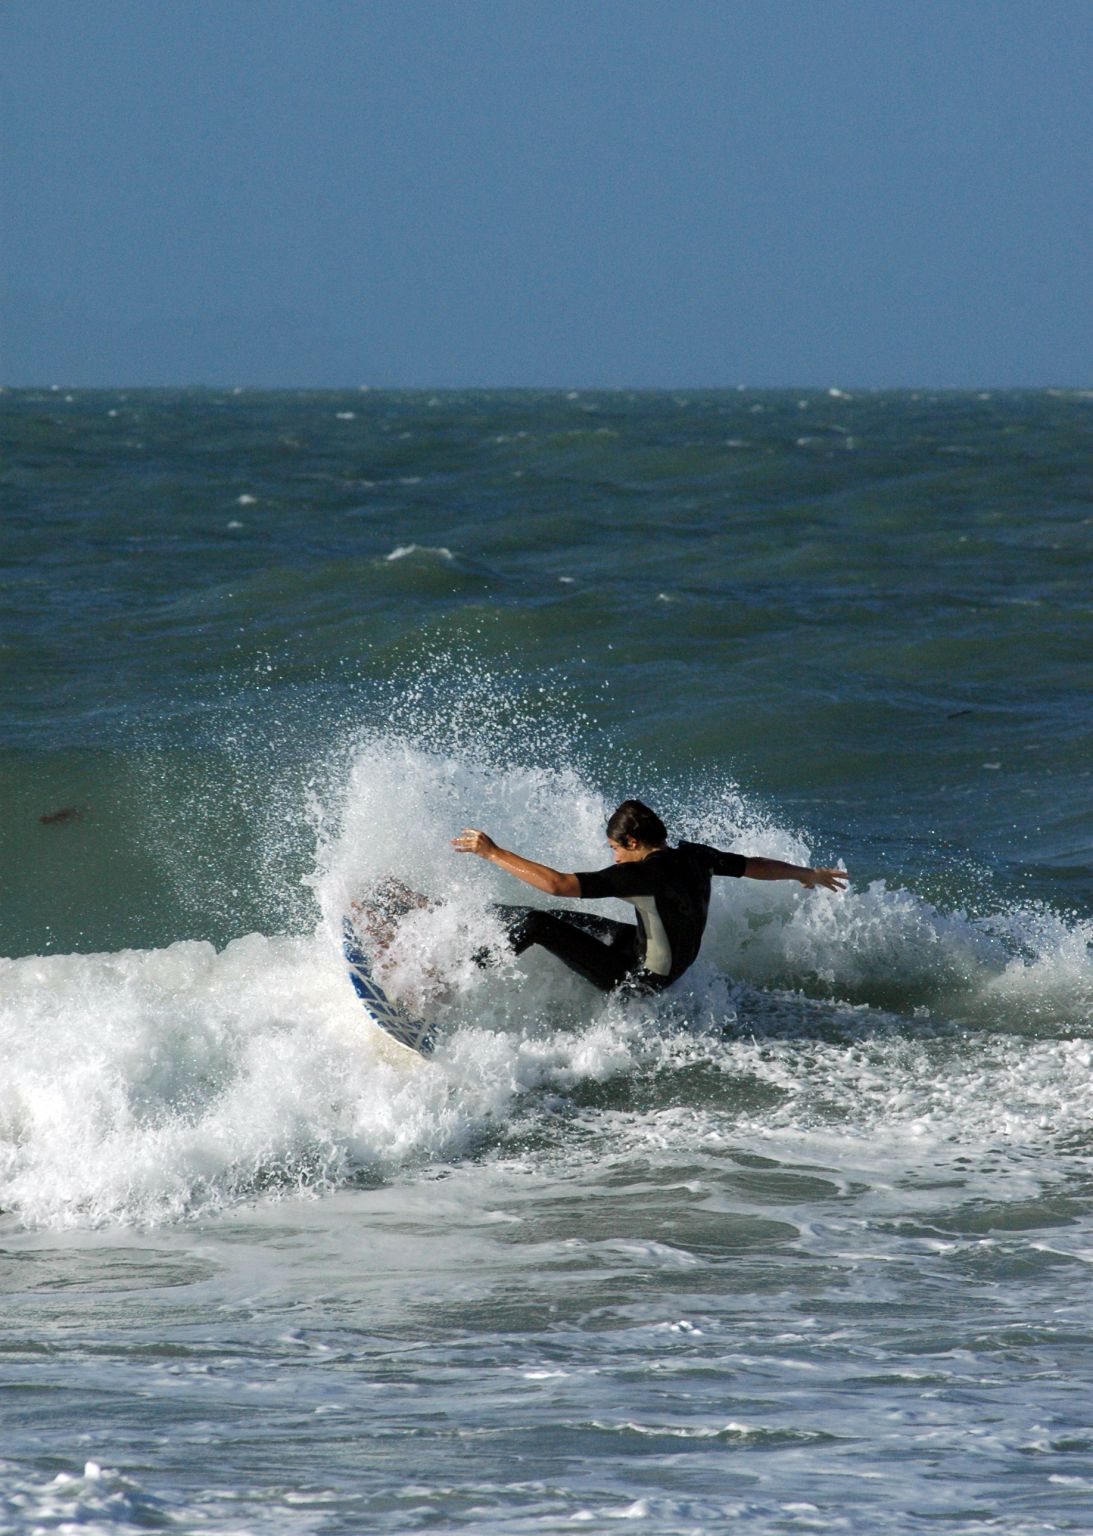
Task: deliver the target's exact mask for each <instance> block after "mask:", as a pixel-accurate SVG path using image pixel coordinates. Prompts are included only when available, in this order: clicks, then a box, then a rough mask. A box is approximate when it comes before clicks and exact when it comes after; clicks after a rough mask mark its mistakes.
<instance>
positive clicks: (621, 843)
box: [607, 800, 668, 860]
mask: <svg viewBox="0 0 1093 1536" xmlns="http://www.w3.org/2000/svg"><path fill="white" fill-rule="evenodd" d="M607 841H608V842H609V843H610V844H611V845H612V847H613V848H614V849H615V858H616V860H618V858H619V854H620V852H621V853H622V855H623V857H624V858H625V857H626V856H627V855H631V856H632V855H634V854H637V855H638V857H643V856H644V855H645V854H646V853H649V852H650V851H651V850H652V849H653V848H663V847H664V844H665V843H666V842H667V841H668V830H667V828H666V827H665V825H664V823H663V822H662V821H661V819H660V817H659V816H658V815H657V813H656V811H651V810H650V809H649V807H648V806H647V805H643V804H642V802H641V801H640V800H624V801H623V802H622V804H621V805H620V806H619V807H618V809H617V810H615V811H613V812H612V813H611V816H610V818H609V819H608V822H607Z"/></svg>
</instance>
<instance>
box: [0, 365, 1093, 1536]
mask: <svg viewBox="0 0 1093 1536" xmlns="http://www.w3.org/2000/svg"><path fill="white" fill-rule="evenodd" d="M0 408H2V411H3V429H4V436H5V439H6V452H5V457H4V468H3V476H2V482H0V483H2V491H3V498H4V517H3V530H2V533H3V542H4V551H3V556H4V564H3V591H4V626H3V633H2V638H0V646H2V649H0V718H2V721H3V738H2V744H0V752H2V755H0V784H2V789H3V814H2V825H0V836H2V838H3V846H2V850H0V854H2V860H3V863H2V889H0V953H3V954H4V955H6V956H8V957H9V958H7V959H5V960H0V1040H2V1050H3V1071H2V1075H0V1206H2V1207H3V1214H2V1215H0V1277H2V1282H0V1283H2V1288H3V1297H4V1308H3V1322H2V1324H0V1387H2V1389H3V1390H2V1393H0V1531H4V1530H13V1531H14V1530H24V1529H25V1530H63V1529H75V1528H77V1527H78V1528H80V1529H82V1530H89V1531H95V1530H101V1531H104V1532H105V1531H109V1532H130V1531H133V1532H135V1531H139V1530H146V1529H156V1528H167V1529H183V1530H203V1531H209V1532H240V1531H248V1532H250V1531H254V1532H274V1531H285V1532H298V1531H314V1532H323V1533H326V1532H346V1533H355V1532H362V1531H371V1530H376V1531H387V1530H419V1529H434V1530H457V1529H459V1530H472V1531H475V1532H479V1531H481V1532H487V1533H510V1532H511V1533H515V1532H521V1533H523V1532H535V1533H540V1532H554V1531H559V1532H560V1531H569V1530H572V1529H592V1530H604V1531H614V1530H617V1529H620V1528H624V1529H625V1528H628V1527H626V1526H621V1527H620V1522H623V1521H630V1522H632V1528H633V1529H635V1530H639V1531H647V1532H650V1533H657V1536H668V1533H683V1532H707V1531H716V1530H725V1531H729V1530H731V1531H734V1532H737V1531H739V1532H744V1533H752V1532H754V1533H761V1532H762V1533H765V1532H776V1531H852V1532H882V1533H886V1532H901V1533H902V1532H912V1531H920V1530H924V1529H935V1530H936V1529H940V1530H944V1531H946V1532H960V1533H976V1536H978V1533H980V1532H983V1533H986V1532H991V1533H995V1532H1005V1533H1007V1536H1023V1533H1026V1532H1027V1533H1046V1532H1064V1531H1088V1530H1089V1529H1091V1528H1093V1347H1091V1346H1093V1297H1091V1293H1090V1264H1091V1261H1093V1219H1091V1201H1093V1156H1091V1153H1093V1134H1091V1133H1093V1028H1091V1027H1090V999H1091V995H1093V986H1091V967H1090V958H1089V939H1090V930H1091V925H1090V919H1089V898H1090V893H1091V884H1093V882H1091V878H1090V863H1091V860H1090V839H1089V821H1088V806H1089V788H1090V777H1089V764H1090V760H1091V759H1090V750H1089V745H1090V740H1089V739H1090V732H1089V717H1090V711H1089V703H1088V700H1089V690H1088V683H1089V591H1090V581H1089V573H1090V565H1089V544H1090V529H1091V526H1093V524H1091V521H1090V519H1091V516H1093V514H1091V511H1090V505H1089V499H1088V496H1089V463H1090V454H1089V444H1090V419H1091V413H1093V398H1091V397H1090V396H1088V395H1081V394H1075V393H1058V394H1050V393H1042V394H1020V395H1013V394H1000V395H989V394H983V395H979V396H977V395H946V396H937V397H931V396H925V395H924V396H921V397H915V396H911V395H907V394H900V395H883V394H880V395H867V396H860V397H854V398H851V397H849V396H846V395H843V394H840V393H838V392H833V393H825V394H812V395H797V394H769V393H752V392H746V391H745V392H735V391H734V392H732V393H722V394H716V393H715V394H684V395H678V396H674V395H655V394H650V395H634V396H629V395H625V394H589V395H586V394H580V393H575V394H573V395H568V396H567V395H558V394H537V393H501V394H459V395H455V394H442V395H439V396H429V395H424V394H416V395H415V394H398V395H395V394H386V393H381V392H368V393H365V392H354V393H352V394H348V393H347V394H320V393H309V394H300V395H296V394H277V395H258V394H249V393H244V394H219V393H214V392H187V393H182V394H168V393H152V392H149V393H140V392H138V393H129V394H124V393H107V392H101V393H94V394H91V393H83V392H79V393H72V394H71V396H69V395H66V393H65V392H64V391H54V392H44V393H42V392H31V391H14V392H10V391H9V392H8V393H6V394H4V395H3V396H0ZM625 793H638V794H641V795H642V796H643V798H646V799H649V800H652V801H653V802H654V803H655V804H657V805H658V806H659V807H662V808H663V810H664V812H665V813H666V819H668V820H669V822H670V825H671V829H672V832H673V834H674V835H676V836H700V837H704V838H706V839H708V840H710V841H713V842H717V843H720V844H721V845H722V846H731V847H737V848H740V849H742V850H744V851H750V852H755V853H768V854H774V855H778V856H782V857H789V858H793V859H805V858H809V859H816V860H818V861H822V862H834V861H836V860H838V859H842V860H844V861H845V863H846V865H847V867H848V868H849V869H850V871H851V874H852V877H853V883H852V888H851V890H850V891H849V892H848V893H847V894H846V895H844V896H841V897H836V896H832V895H829V894H828V893H824V892H819V893H811V894H806V893H804V892H801V891H799V890H798V889H797V888H796V887H785V886H767V885H763V884H759V883H756V882H747V881H744V882H729V881H726V882H721V883H720V884H719V886H718V889H717V894H716V900H715V904H714V908H713V913H712V918H711V925H710V929H709V932H708V935H707V942H706V946H705V949H704V951H703V956H702V959H701V961H700V963H699V964H698V965H697V966H696V967H695V969H694V970H693V971H692V972H691V973H690V974H689V975H688V977H687V978H686V979H685V981H684V983H683V984H682V985H681V986H680V987H679V988H677V989H675V990H674V991H673V992H672V993H671V994H669V996H668V997H667V998H665V999H663V1000H661V1001H660V1002H659V1003H658V1004H656V1005H654V1004H652V1003H648V1002H646V1003H642V1004H637V1003H628V1004H620V1003H617V1002H607V1003H605V1002H604V1001H603V1000H602V999H601V998H600V997H599V996H598V995H597V994H594V993H592V992H591V991H590V989H588V988H586V987H585V986H584V984H583V983H581V982H579V981H578V980H577V979H575V978H573V977H571V976H569V975H567V974H565V973H563V972H561V971H560V970H559V968H558V967H557V966H556V964H555V963H554V962H552V961H551V960H550V959H549V957H545V956H535V955H534V954H532V955H529V956H526V957H524V959H522V960H521V961H520V962H519V963H518V964H517V963H514V964H512V965H510V966H508V967H503V968H502V969H501V970H500V971H497V970H495V971H481V970H478V969H476V968H475V967H474V966H473V965H471V964H470V963H469V962H468V958H467V957H468V955H469V954H471V953H472V952H473V950H474V949H475V948H476V947H477V946H478V945H479V944H480V943H481V942H482V941H483V939H485V938H488V937H489V934H490V918H489V915H488V912H487V907H488V903H489V902H490V901H491V900H493V899H498V898H502V899H503V898H506V897H507V898H509V899H513V898H514V897H515V896H516V892H517V890H518V889H519V888H517V887H515V886H514V885H512V884H506V882H505V880H504V877H503V876H502V875H500V874H499V873H498V872H497V871H495V870H491V869H489V868H487V867H486V866H484V865H482V864H480V863H478V862H473V863H472V862H471V861H467V860H461V859H459V858H458V857H457V856H456V855H454V854H453V853H451V852H450V850H449V848H448V838H449V837H450V835H451V833H452V832H453V831H454V830H457V829H458V827H460V826H461V825H463V824H464V823H466V822H468V821H469V822H472V823H475V824H479V825H483V826H485V827H487V828H488V829H489V830H490V831H491V832H492V833H493V834H494V835H495V836H496V837H498V838H499V840H501V841H502V842H504V843H508V844H509V845H510V846H511V845H515V846H516V847H518V848H519V849H521V850H522V851H525V852H527V853H529V854H532V855H533V856H535V857H538V858H541V859H543V860H545V861H546V862H548V863H552V864H555V865H557V866H560V867H562V868H588V867H595V866H596V865H597V864H600V863H602V862H606V857H605V852H604V844H603V817H604V812H605V810H608V809H610V808H611V806H612V805H613V804H614V803H615V801H616V800H617V799H618V798H620V797H621V795H623V794H625ZM389 870H394V871H396V872H397V873H399V874H400V875H402V876H403V877H404V878H406V879H408V880H410V881H411V882H412V883H414V884H416V885H417V886H419V887H420V888H421V889H423V890H425V891H426V892H427V893H428V894H429V895H430V896H432V897H434V898H435V905H433V906H432V907H431V908H430V909H428V910H426V911H423V912H418V913H415V914H413V915H412V917H411V918H409V919H407V921H406V923H405V924H404V926H403V930H402V931H401V933H400V936H399V940H398V943H397V944H396V946H395V948H394V950H393V951H392V954H391V956H390V957H389V980H390V982H391V984H392V986H393V987H394V988H396V989H397V990H399V991H401V992H402V994H403V995H404V996H406V997H408V998H409V999H411V1000H413V1001H415V1002H416V1003H418V1004H419V1005H420V1006H424V1007H426V1008H428V1009H429V1010H431V1011H432V1012H433V1013H435V1015H436V1017H437V1018H438V1021H439V1023H440V1026H441V1031H440V1046H439V1049H438V1052H437V1058H436V1061H435V1064H431V1065H430V1064H425V1065H422V1066H420V1067H418V1066H416V1065H415V1064H413V1063H412V1062H408V1061H407V1060H405V1059H404V1060H400V1059H398V1058H396V1057H394V1056H391V1055H390V1054H385V1052H384V1050H383V1048H382V1047H380V1046H378V1045H377V1043H376V1042H375V1041H374V1040H372V1039H371V1038H370V1037H369V1036H368V1034H367V1033H366V1032H365V1031H364V1029H363V1026H362V1021H361V1016H360V1013H359V1011H358V1007H357V1004H356V1001H355V998H354V996H353V994H352V992H351V990H350V989H349V987H348V984H347V982H346V980H345V977H344V975H343V972H342V969H341V965H340V959H339V953H338V947H337V942H336V934H337V923H338V919H339V916H340V913H341V911H342V909H343V908H344V905H345V903H346V901H347V900H348V899H349V898H350V897H351V895H352V894H353V892H354V891H355V890H357V889H359V888H360V887H361V886H363V885H365V884H367V883H368V882H369V881H370V880H371V879H373V878H374V877H376V876H378V875H380V874H382V873H385V872H387V871H389Z"/></svg>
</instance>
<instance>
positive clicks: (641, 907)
mask: <svg viewBox="0 0 1093 1536" xmlns="http://www.w3.org/2000/svg"><path fill="white" fill-rule="evenodd" d="M746 867H747V860H746V859H745V858H744V857H743V855H742V854H739V853H722V852H721V850H720V849H718V848H710V847H708V846H707V844H705V843H680V845H679V847H678V848H658V849H657V850H656V851H655V852H654V853H650V854H647V855H646V857H645V858H644V859H635V860H634V861H633V862H632V863H629V862H628V863H625V864H610V865H608V867H607V868H606V869H600V870H596V871H594V872H588V873H584V874H578V876H577V879H578V881H579V882H580V887H581V896H582V898H584V899H588V900H596V899H599V898H601V897H609V896H613V897H616V898H617V899H618V900H620V901H628V902H630V904H631V905H632V906H634V907H635V908H636V909H637V914H638V922H637V923H636V924H634V923H617V922H613V921H612V920H611V918H608V917H596V916H593V915H592V914H591V913H584V912H572V911H568V910H563V909H553V910H551V911H546V912H544V911H542V910H541V909H540V908H538V907H497V908H495V909H494V910H495V911H497V912H498V913H499V915H500V916H501V918H502V921H503V922H504V923H505V926H506V927H507V929H508V931H509V937H510V939H511V941H512V946H513V948H514V949H515V951H516V953H517V954H518V955H519V954H522V953H523V951H524V950H525V949H527V948H529V947H530V946H531V945H532V944H541V945H542V946H543V948H544V949H548V950H550V952H551V954H554V955H557V956H558V958H559V959H560V960H564V961H565V963H566V965H568V966H569V967H570V969H571V970H574V971H577V972H578V973H579V974H580V975H581V976H583V977H584V978H585V979H586V980H587V981H590V982H592V984H593V985H594V986H597V987H600V988H602V990H603V991H605V992H610V991H611V990H612V989H613V988H615V987H618V986H622V985H623V984H626V985H628V986H631V987H633V988H635V989H638V990H642V991H657V992H659V991H662V990H663V988H665V987H667V986H669V985H670V984H671V983H672V982H673V981H676V980H677V979H678V978H679V977H680V976H682V975H683V973H684V971H685V970H687V969H688V967H689V966H691V965H692V964H693V963H694V961H695V958H696V956H697V955H698V951H699V946H700V945H701V943H702V935H703V933H704V931H705V928H706V917H707V914H708V912H709V907H710V881H711V878H712V876H714V875H731V876H734V877H737V878H738V877H739V876H741V875H742V874H743V873H744V870H745V868H746Z"/></svg>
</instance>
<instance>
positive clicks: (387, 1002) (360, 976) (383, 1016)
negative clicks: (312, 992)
mask: <svg viewBox="0 0 1093 1536" xmlns="http://www.w3.org/2000/svg"><path fill="white" fill-rule="evenodd" d="M342 952H343V953H344V955H345V961H346V965H347V966H348V967H349V980H350V981H351V982H352V983H353V990H354V991H355V992H356V994H357V996H358V997H359V998H360V1000H361V1002H362V1003H363V1005H364V1011H365V1013H366V1015H367V1016H368V1018H369V1019H371V1021H372V1023H373V1024H374V1025H375V1026H376V1028H377V1029H381V1030H382V1031H383V1033H384V1034H385V1035H386V1036H387V1038H388V1040H394V1041H395V1043H396V1044H397V1045H401V1046H405V1048H406V1049H407V1050H408V1051H414V1052H415V1053H416V1054H417V1055H418V1056H425V1057H428V1056H431V1055H432V1054H433V1049H434V1047H435V1045H436V1040H435V1037H434V1034H433V1030H432V1026H431V1025H429V1024H426V1022H425V1020H424V1019H418V1018H415V1017H414V1015H413V1014H411V1013H407V1012H406V1010H405V1009H404V1008H400V1007H399V1005H398V1004H397V1003H393V1002H392V1001H391V999H390V998H389V997H388V996H387V993H386V992H385V991H384V990H383V988H382V987H381V986H380V984H379V982H378V981H377V980H376V978H375V977H374V976H373V974H372V966H371V964H370V962H369V959H368V956H367V955H366V953H365V951H364V948H363V942H362V939H361V935H360V934H359V933H358V931H357V929H356V927H355V926H354V923H353V920H352V918H350V917H345V918H343V919H342Z"/></svg>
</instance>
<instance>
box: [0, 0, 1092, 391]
mask: <svg viewBox="0 0 1093 1536" xmlns="http://www.w3.org/2000/svg"><path fill="white" fill-rule="evenodd" d="M0 59H2V61H3V62H2V64H0V71H2V77H0V87H2V96H0V102H2V105H0V112H2V133H3V159H2V169H0V196H2V211H3V221H2V223H3V231H4V232H3V234H2V236H0V240H2V245H0V256H2V261H3V279H2V285H0V380H2V381H3V382H5V383H8V384H49V383H62V384H69V385H82V386H91V385H114V384H128V385H137V384H213V385H236V384H241V385H267V386H272V385H299V386H323V385H331V386H341V385H358V384H366V383H367V384H373V385H377V386H382V385H390V386H413V385H420V386H424V387H439V386H445V385H450V386H469V385H489V386H499V385H539V386H613V385H624V386H666V387H683V386H687V385H694V386H717V385H735V384H749V385H756V386H766V385H796V386H802V387H803V386H810V385H811V386H830V385H841V386H858V387H869V386H914V385H933V386H947V387H974V386H976V385H993V386H1004V385H1022V386H1023V385H1031V386H1037V385H1062V386H1066V385H1088V384H1089V383H1090V382H1091V372H1093V369H1091V359H1093V302H1091V300H1093V294H1091V291H1090V286H1091V285H1090V269H1091V260H1090V253H1091V251H1093V219H1091V191H1090V184H1091V178H1090V145H1091V144H1093V92H1091V90H1090V81H1091V80H1093V4H1091V3H1090V0H944V3H939V0H668V3H665V0H169V3H168V0H0Z"/></svg>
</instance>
